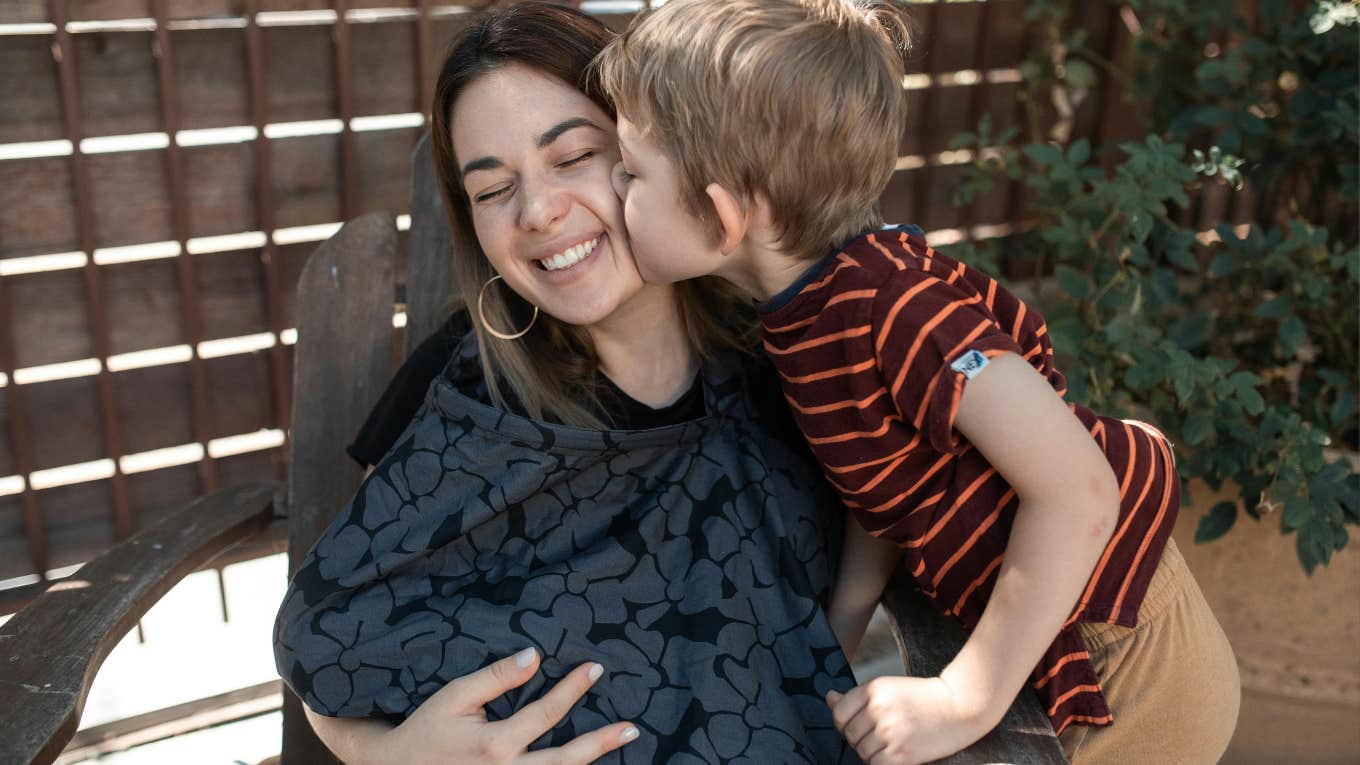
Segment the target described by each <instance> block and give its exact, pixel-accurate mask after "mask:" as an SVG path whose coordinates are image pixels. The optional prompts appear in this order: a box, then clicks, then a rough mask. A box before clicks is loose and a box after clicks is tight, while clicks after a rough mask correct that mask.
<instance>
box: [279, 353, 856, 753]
mask: <svg viewBox="0 0 1360 765" xmlns="http://www.w3.org/2000/svg"><path fill="white" fill-rule="evenodd" d="M481 377H482V373H481V369H480V364H479V363H478V360H477V351H476V341H475V339H474V338H473V337H472V336H471V335H469V336H467V337H465V338H464V339H463V341H462V342H461V344H460V345H459V347H458V349H457V350H456V351H455V353H454V355H453V358H452V360H451V361H450V362H449V366H448V368H446V369H445V371H444V373H443V374H442V375H441V376H439V377H437V378H436V379H435V382H434V383H433V384H432V385H431V386H430V390H429V392H428V394H427V396H426V400H425V403H424V404H423V405H422V406H421V408H420V410H419V411H418V412H417V413H416V416H415V418H414V419H413V420H412V422H411V425H410V426H409V427H408V428H407V429H406V431H405V432H404V433H403V434H402V436H401V437H400V438H399V439H398V440H397V441H396V443H395V445H394V446H393V448H392V450H391V451H390V452H389V453H388V454H387V456H385V457H384V458H383V459H382V461H381V462H379V463H378V465H377V466H376V467H375V469H374V471H373V473H372V474H371V475H370V476H369V477H368V478H367V479H366V480H365V481H364V483H363V485H362V486H360V488H359V491H358V493H357V494H356V495H355V497H354V498H353V499H352V500H351V501H350V503H349V505H348V506H347V507H346V508H345V509H344V510H343V511H342V512H341V513H340V514H339V516H338V517H337V518H336V519H335V521H334V522H333V523H332V524H331V525H330V527H329V528H328V529H327V530H326V531H325V533H324V534H323V535H322V536H321V538H320V540H319V541H318V542H317V544H316V546H315V547H313V548H312V550H311V551H310V552H309V553H308V555H307V558H306V560H305V561H304V563H303V565H302V568H301V569H300V570H299V571H298V573H297V575H296V576H295V577H294V578H293V581H292V582H291V583H290V585H289V587H288V591H287V593H286V595H285V597H284V601H283V605H282V607H281V608H280V611H279V614H278V619H277V622H276V624H275V633H274V650H275V659H276V663H277V666H278V671H279V675H280V676H281V677H282V678H283V680H284V681H285V682H286V683H287V684H288V685H289V687H290V688H292V689H293V691H294V692H295V693H297V695H298V696H299V697H300V698H301V700H302V701H303V702H304V703H305V704H307V705H308V706H309V707H311V708H312V709H313V710H315V711H316V712H318V713H320V714H323V715H327V716H331V717H370V716H372V717H380V718H384V719H386V720H388V721H390V722H393V723H399V722H401V721H402V720H404V719H405V718H406V717H407V716H409V715H410V714H411V713H412V712H413V711H414V710H415V709H416V708H417V707H419V706H420V704H421V703H422V702H424V701H425V700H426V699H428V698H429V697H430V696H431V695H432V694H433V693H434V692H435V691H437V690H438V689H439V688H441V687H442V686H444V685H445V684H446V683H448V682H449V681H450V680H452V679H454V678H457V677H461V676H463V675H466V674H469V673H471V672H474V671H476V670H478V669H480V668H482V667H484V666H485V665H487V664H488V663H490V662H492V661H495V660H496V659H499V658H502V657H505V656H508V655H510V654H513V653H515V652H517V651H519V650H520V649H522V648H525V647H527V646H530V645H532V646H535V647H536V648H537V649H538V650H539V652H540V654H541V655H542V657H543V661H542V664H541V670H540V671H539V672H538V673H537V675H536V676H535V678H534V679H533V680H531V681H530V682H529V683H527V684H526V685H524V686H521V687H519V688H516V689H514V690H513V691H511V692H510V693H507V694H505V695H504V696H502V697H500V698H497V699H495V700H494V701H493V702H492V703H490V704H488V705H487V707H486V711H487V716H488V718H489V719H492V720H497V719H504V718H506V717H508V716H510V715H511V714H513V713H514V712H515V711H516V710H518V709H520V708H521V707H523V706H524V705H525V704H527V703H529V702H531V701H533V700H535V699H537V698H539V697H540V696H541V695H542V693H543V692H544V691H546V690H547V689H548V688H550V687H551V686H552V685H554V684H555V683H556V682H557V681H558V680H560V679H561V678H562V677H563V676H565V675H566V674H567V673H568V672H569V671H571V669H572V668H574V667H576V666H578V665H579V664H581V663H582V662H587V661H598V662H600V663H601V664H602V665H603V666H604V669H605V673H604V676H603V677H602V678H601V679H600V680H599V681H598V682H597V683H596V684H595V686H594V687H593V688H592V689H591V690H590V691H589V692H588V693H587V694H586V696H585V697H584V698H583V699H582V700H581V701H580V702H578V703H577V705H576V706H575V707H574V708H573V709H572V711H571V713H570V714H569V715H568V716H567V717H566V718H565V719H564V720H563V721H562V722H561V723H559V724H558V725H557V726H556V727H555V728H554V729H553V730H551V731H550V732H548V733H547V734H545V735H544V736H543V737H542V738H540V739H539V740H538V741H536V742H535V743H534V746H533V747H531V748H535V749H536V748H541V747H544V746H559V745H562V744H565V743H566V742H568V741H570V740H571V739H573V738H575V737H576V736H578V735H580V734H583V733H586V732H589V731H591V730H594V729H596V728H599V727H601V726H603V725H606V724H608V723H611V722H615V721H618V720H629V721H632V722H633V723H635V724H636V725H637V726H638V729H639V730H640V731H641V733H642V735H641V736H640V737H639V739H638V740H636V741H634V742H632V743H630V744H628V745H626V746H624V747H623V748H622V749H620V750H618V751H616V752H613V753H611V754H610V755H608V756H607V757H605V758H604V759H603V760H602V762H612V763H619V762H622V763H652V762H664V761H669V762H680V763H696V762H742V761H747V762H753V763H760V764H761V765H769V764H770V763H801V762H814V763H840V762H851V763H853V762H858V758H857V757H856V756H855V754H854V752H853V750H852V749H850V747H849V746H848V745H847V744H846V743H845V742H844V739H843V738H842V737H841V735H840V734H839V733H838V732H837V731H836V729H835V727H834V725H833V723H832V719H831V714H830V711H829V710H828V708H827V706H826V703H825V701H824V700H823V697H824V694H825V693H826V692H827V691H828V690H831V689H833V688H834V689H836V690H838V691H841V692H845V691H847V690H849V689H850V688H851V687H853V686H854V677H853V675H852V674H851V672H850V668H849V666H848V664H847V662H846V659H845V656H844V655H843V654H842V652H841V649H840V646H839V645H838V643H837V641H836V639H835V636H834V635H833V634H832V632H831V628H830V626H829V624H828V622H827V619H826V615H825V613H824V611H823V605H824V603H825V601H826V598H827V595H828V592H829V587H830V582H831V575H832V572H833V570H834V569H833V564H834V560H833V559H832V558H831V557H830V556H829V555H828V551H829V550H830V551H835V550H839V545H840V534H839V531H840V528H841V525H840V520H839V518H840V516H839V514H838V513H836V512H835V509H836V508H837V507H838V503H837V501H836V500H835V498H834V496H833V495H832V494H831V493H830V492H829V491H828V490H827V489H826V488H825V485H824V483H823V481H822V480H821V479H820V477H819V475H820V473H819V471H818V470H817V468H816V467H815V465H813V464H811V463H809V462H807V461H806V460H805V459H804V458H803V457H802V456H801V455H799V454H796V453H795V452H794V451H793V450H791V449H790V448H789V447H788V446H786V445H785V444H784V443H783V442H781V441H780V440H779V439H777V438H775V437H773V436H772V435H771V434H770V432H769V431H768V430H767V429H765V428H764V427H762V425H761V423H760V422H759V420H758V419H757V418H756V417H755V416H754V414H753V412H754V410H753V406H752V399H751V395H752V393H751V391H749V390H747V389H746V387H745V383H744V379H745V378H743V377H742V376H740V375H736V374H732V373H730V372H729V371H726V368H723V367H719V366H716V365H714V366H709V367H706V368H705V369H704V371H703V384H704V396H705V404H706V407H707V412H708V414H707V416H706V417H704V418H702V419H699V420H695V421H693V422H689V423H684V424H680V425H674V426H668V427H663V428H655V429H651V430H640V431H620V430H607V431H595V430H586V429H580V428H571V427H564V426H558V425H551V424H546V423H543V422H538V421H533V420H530V419H527V418H524V417H520V416H516V415H512V414H507V413H505V412H503V411H501V410H499V409H496V408H493V407H491V406H489V405H487V404H485V403H483V402H481V401H478V400H477V399H476V398H475V397H474V396H475V393H476V390H477V389H478V388H479V387H481ZM465 391H469V392H472V393H473V394H474V395H471V396H470V395H468V394H467V393H465ZM760 395H768V396H773V395H778V393H777V392H776V391H774V390H769V391H761V392H760Z"/></svg>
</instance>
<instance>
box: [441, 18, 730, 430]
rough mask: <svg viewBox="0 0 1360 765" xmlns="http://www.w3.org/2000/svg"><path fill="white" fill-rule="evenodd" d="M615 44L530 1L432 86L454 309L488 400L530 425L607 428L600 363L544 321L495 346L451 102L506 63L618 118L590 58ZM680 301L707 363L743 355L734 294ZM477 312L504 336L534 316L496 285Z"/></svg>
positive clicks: (705, 287)
mask: <svg viewBox="0 0 1360 765" xmlns="http://www.w3.org/2000/svg"><path fill="white" fill-rule="evenodd" d="M612 37H613V33H611V32H610V31H609V30H608V28H606V27H605V26H604V24H602V23H601V22H600V21H599V20H598V19H596V18H594V17H592V16H589V15H587V14H585V13H583V12H581V11H578V10H576V9H574V8H568V7H564V6H560V5H553V4H549V3H542V2H528V3H520V4H516V5H511V6H508V7H505V8H500V9H497V10H493V11H489V12H487V13H486V14H484V15H483V16H482V17H481V18H479V19H478V20H477V21H475V22H474V23H473V24H472V26H470V27H469V28H468V29H467V30H466V31H465V32H464V33H463V35H462V36H461V37H459V38H458V39H457V40H456V41H455V42H454V43H453V46H452V48H451V49H450V51H449V54H448V57H447V58H446V59H445V60H444V65H443V67H442V68H441V69H440V72H439V79H438V81H437V82H436V84H435V93H434V103H433V104H432V105H431V115H430V117H431V120H430V125H431V127H430V132H431V144H432V147H433V154H434V163H435V171H436V173H437V177H438V179H439V186H440V189H441V190H442V194H443V197H444V204H445V208H446V210H447V212H448V215H449V220H450V222H451V223H452V227H453V253H452V257H453V260H454V262H453V273H454V282H455V284H454V287H455V297H454V300H453V306H452V307H453V308H455V309H456V308H459V307H468V308H471V309H472V310H471V311H470V313H471V315H472V318H473V326H474V328H475V331H476V333H477V340H478V344H479V347H480V350H481V360H482V367H483V370H484V372H485V373H486V382H487V388H488V389H489V390H490V392H491V398H492V400H493V401H494V402H495V403H496V404H497V405H500V406H506V401H507V399H508V398H509V397H508V396H507V395H506V394H507V393H509V394H511V396H513V398H514V399H515V400H517V401H518V402H519V404H520V406H521V407H523V409H524V411H525V414H527V415H529V416H530V417H534V418H536V419H550V420H555V421H558V422H562V423H565V424H569V425H577V426H580V427H593V428H599V427H605V426H606V425H607V423H604V422H602V421H601V420H600V418H599V417H598V416H597V415H596V414H595V412H597V411H599V406H598V403H599V399H598V393H597V388H596V384H595V380H596V373H597V372H598V357H597V356H596V354H595V349H594V344H593V343H592V342H591V340H590V337H589V335H588V333H587V332H586V331H585V330H584V329H582V328H580V327H575V326H572V325H569V324H566V323H564V322H561V321H558V320H556V319H554V318H553V317H551V316H548V315H547V314H546V313H540V314H539V316H538V319H537V321H535V322H534V325H533V328H532V329H531V330H530V331H529V333H528V334H526V335H525V336H524V337H522V338H520V339H519V340H509V341H507V340H500V339H498V338H495V337H493V336H492V335H491V334H490V333H488V332H487V331H486V327H485V326H483V324H482V323H481V320H480V318H479V316H478V311H477V310H476V308H477V301H478V294H479V292H480V291H481V288H482V285H483V284H485V283H486V281H487V280H488V279H490V278H491V277H492V276H493V275H494V274H495V272H494V271H493V270H492V267H491V264H490V262H489V261H487V259H486V256H485V255H484V254H483V253H482V249H481V245H480V244H479V243H478V241H477V237H476V233H475V230H474V229H473V225H472V211H471V208H470V207H469V204H468V198H467V194H466V193H465V192H464V190H463V179H462V176H461V173H460V172H459V169H458V167H459V166H458V162H457V160H456V158H455V157H454V153H453V138H452V130H451V128H452V125H451V120H452V114H453V106H454V103H455V102H456V101H457V100H458V97H459V95H460V94H461V93H462V91H463V89H464V88H465V87H467V85H468V84H470V83H471V82H473V81H475V80H476V79H478V78H480V77H482V76H485V75H487V74H490V73H491V72H494V71H496V70H498V69H500V68H502V67H505V66H507V65H510V64H518V65H522V66H527V67H531V68H533V69H535V70H537V71H540V72H543V73H545V74H548V75H551V76H553V77H556V78H557V79H559V80H561V81H562V82H564V83H566V84H568V85H570V86H572V87H574V88H576V89H577V90H579V91H581V92H582V93H584V94H585V95H586V96H587V97H589V98H590V99H591V100H592V101H594V102H595V103H596V104H598V105H599V106H600V108H601V109H603V110H604V111H605V112H606V113H607V114H608V115H609V117H610V119H614V117H615V112H614V105H613V103H612V102H610V100H609V98H608V97H607V96H606V95H605V93H604V91H603V89H601V88H600V86H599V83H598V81H597V80H596V78H595V77H594V75H593V73H592V68H591V62H592V61H593V60H594V58H595V56H596V54H598V53H599V52H600V51H601V50H602V49H603V48H604V46H605V45H606V44H607V43H608V42H609V41H610V40H611V39H612ZM676 300H677V303H678V305H679V308H680V315H681V317H682V318H683V320H684V322H685V328H686V331H687V333H688V335H689V337H690V341H691V342H692V343H693V345H694V347H695V348H696V349H697V350H698V352H699V353H700V354H701V355H703V356H706V357H711V356H712V354H713V353H715V352H716V351H718V350H720V349H728V348H740V349H745V348H747V347H748V346H749V344H750V343H749V340H748V338H749V327H750V323H749V322H737V324H738V325H739V326H741V327H742V330H741V332H735V331H733V329H732V328H731V327H730V326H728V321H727V319H728V317H730V316H733V315H744V314H745V313H749V308H746V307H745V306H743V305H741V303H742V302H744V301H741V300H740V299H739V298H738V297H737V296H736V295H735V293H734V292H733V291H732V290H731V289H730V288H727V287H726V286H725V285H722V284H719V283H717V282H716V281H715V280H701V281H695V282H688V283H684V284H679V285H676ZM483 307H484V313H485V315H486V319H487V321H489V322H491V323H492V324H493V325H494V326H497V327H499V328H502V329H508V328H515V327H523V326H526V325H527V324H529V322H530V320H531V319H532V316H533V307H532V306H531V305H529V304H527V303H526V302H525V301H524V300H522V299H520V298H518V297H516V296H514V295H513V293H511V292H510V290H508V289H504V288H502V285H495V286H494V287H493V288H492V289H488V290H487V291H486V300H485V302H484V304H483ZM728 309H731V311H729V310H728ZM733 312H736V313H733ZM715 317H718V319H719V321H721V322H722V323H719V321H715ZM507 389H508V390H507Z"/></svg>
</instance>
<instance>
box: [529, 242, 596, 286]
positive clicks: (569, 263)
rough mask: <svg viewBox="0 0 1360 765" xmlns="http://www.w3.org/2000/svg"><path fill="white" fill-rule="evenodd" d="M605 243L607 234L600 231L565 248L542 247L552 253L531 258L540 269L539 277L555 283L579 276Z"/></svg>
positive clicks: (559, 283) (587, 268) (591, 264)
mask: <svg viewBox="0 0 1360 765" xmlns="http://www.w3.org/2000/svg"><path fill="white" fill-rule="evenodd" d="M573 238H575V239H578V240H579V239H580V237H573ZM607 244H608V236H607V235H606V234H605V233H604V232H600V233H597V234H595V235H593V236H591V237H589V238H587V239H585V240H583V241H578V242H577V243H576V244H573V245H571V246H569V247H566V248H559V247H557V246H555V245H554V246H549V247H545V248H542V249H547V250H550V251H551V252H552V254H550V255H547V256H539V257H535V258H533V261H534V263H536V264H537V265H538V267H539V269H540V270H541V271H542V273H541V274H540V277H539V278H541V279H546V280H547V281H549V282H550V283H552V284H557V285H561V284H566V283H569V282H571V281H573V280H575V279H578V278H581V277H582V276H583V275H584V274H585V272H586V271H587V270H589V269H590V268H591V267H592V266H593V265H594V264H595V263H596V262H597V261H598V260H599V258H598V257H597V256H598V255H599V253H600V252H601V251H602V250H603V249H604V248H605V246H606V245H607Z"/></svg>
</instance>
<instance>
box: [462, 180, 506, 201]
mask: <svg viewBox="0 0 1360 765" xmlns="http://www.w3.org/2000/svg"><path fill="white" fill-rule="evenodd" d="M511 188H513V187H512V186H510V185H509V184H506V185H505V186H501V187H500V188H497V189H492V190H491V191H488V192H486V193H484V194H478V195H476V196H474V197H473V198H472V201H474V202H490V201H492V200H494V199H496V197H499V196H502V195H504V194H505V193H506V192H507V191H509V190H510V189H511Z"/></svg>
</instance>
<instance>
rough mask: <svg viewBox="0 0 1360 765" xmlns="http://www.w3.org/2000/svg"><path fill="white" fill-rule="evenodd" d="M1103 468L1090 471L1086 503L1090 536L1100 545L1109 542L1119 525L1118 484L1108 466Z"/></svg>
mask: <svg viewBox="0 0 1360 765" xmlns="http://www.w3.org/2000/svg"><path fill="white" fill-rule="evenodd" d="M1103 467H1104V469H1095V470H1093V471H1091V473H1090V475H1089V476H1088V478H1087V491H1088V497H1089V500H1088V501H1089V502H1090V508H1091V511H1092V512H1091V516H1092V517H1091V519H1090V529H1091V536H1092V538H1093V539H1098V540H1099V541H1100V542H1101V543H1102V544H1104V543H1106V542H1109V541H1110V538H1111V537H1112V536H1114V530H1115V527H1116V526H1117V525H1118V524H1119V484H1118V483H1117V481H1116V480H1115V476H1114V470H1113V469H1111V468H1110V466H1109V464H1108V463H1106V464H1105V465H1104V466H1103Z"/></svg>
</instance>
